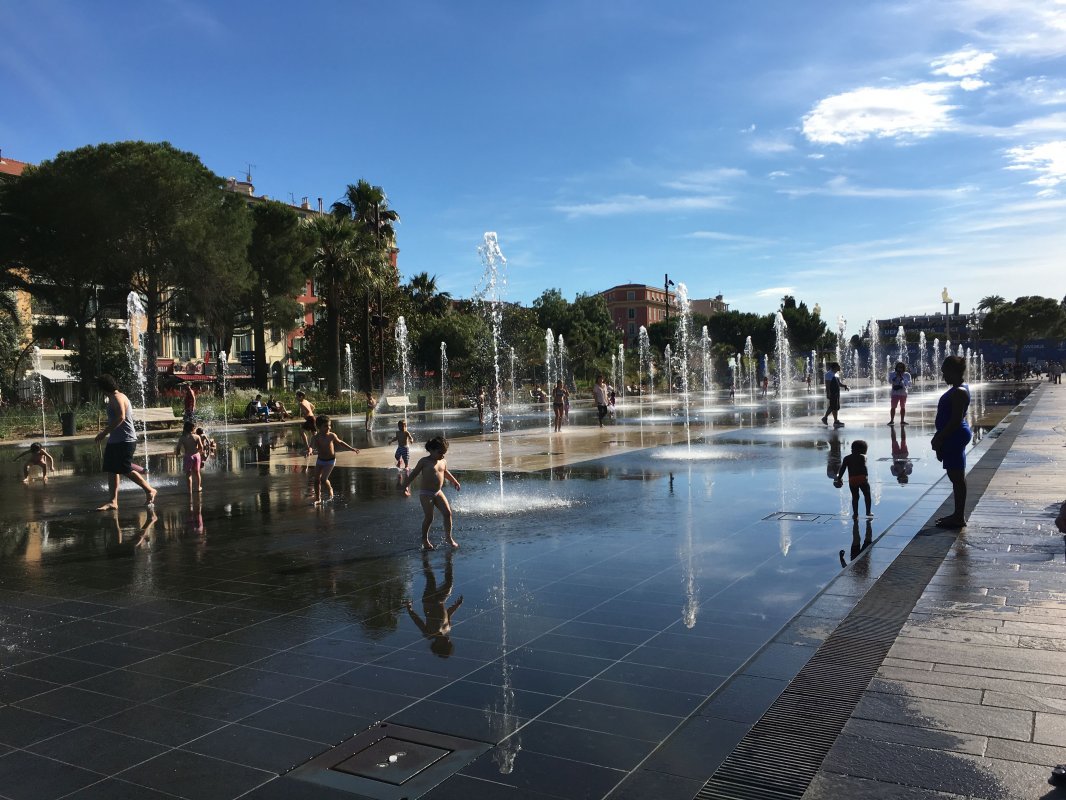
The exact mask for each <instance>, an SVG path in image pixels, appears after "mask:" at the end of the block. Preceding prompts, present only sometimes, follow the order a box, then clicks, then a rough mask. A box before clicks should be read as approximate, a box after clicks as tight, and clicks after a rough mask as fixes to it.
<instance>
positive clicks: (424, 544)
mask: <svg viewBox="0 0 1066 800" xmlns="http://www.w3.org/2000/svg"><path fill="white" fill-rule="evenodd" d="M422 549H423V550H436V549H437V548H436V547H434V546H433V542H431V541H430V540H429V539H423V540H422Z"/></svg>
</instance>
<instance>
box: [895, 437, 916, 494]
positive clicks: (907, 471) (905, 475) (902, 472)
mask: <svg viewBox="0 0 1066 800" xmlns="http://www.w3.org/2000/svg"><path fill="white" fill-rule="evenodd" d="M900 434H901V439H897V438H896V429H895V428H893V429H892V474H893V475H894V476H895V478H896V480H897V481H899V482H900V483H901V484H905V483H907V482H908V481H909V480H910V475H911V472H913V471H914V466H913V465H912V464H911V460H910V458H909V457H908V456H909V455H910V451H908V450H907V432H906V431H900Z"/></svg>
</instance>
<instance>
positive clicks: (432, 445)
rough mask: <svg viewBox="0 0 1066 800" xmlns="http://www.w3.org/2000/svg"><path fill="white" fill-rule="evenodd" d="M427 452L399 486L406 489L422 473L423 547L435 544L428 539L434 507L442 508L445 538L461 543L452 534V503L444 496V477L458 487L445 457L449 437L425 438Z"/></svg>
mask: <svg viewBox="0 0 1066 800" xmlns="http://www.w3.org/2000/svg"><path fill="white" fill-rule="evenodd" d="M426 450H428V451H429V455H428V456H423V457H422V458H420V459H418V463H417V464H415V468H414V469H413V470H411V474H410V475H408V476H407V477H406V478H404V480H403V483H401V484H400V488H401V489H403V491H404V492H406V491H407V490H408V487H409V486H410V485H411V484H412V483H414V480H415V478H417V477H418V476H419V475H422V483H421V484H419V487H418V502H419V503H421V504H422V513H423V514H424V517H423V519H422V547H423V549H425V550H432V549H433V544H432V543H431V542H430V541H429V528H430V526H431V525H432V524H433V509H434V508H436V509H438V510H439V511H440V515H441V519H442V520H443V521H444V542H445V544H448V545H450V546H452V547H458V546H459V543H458V542H456V541H455V539H454V537H452V507H451V506H450V505H448V498H447V497H445V496H444V481H448V482H449V483H451V485H452V486H454V487H455V490H456V491H459V481H457V480H456V479H455V476H454V475H452V474H451V473H450V472H448V462H447V461H445V460H444V456H445V454H446V453H447V452H448V440H447V439H445V438H444V437H443V436H435V437H433V438H432V439H430V440H429V441H428V442H426Z"/></svg>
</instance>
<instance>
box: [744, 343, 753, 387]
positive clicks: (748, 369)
mask: <svg viewBox="0 0 1066 800" xmlns="http://www.w3.org/2000/svg"><path fill="white" fill-rule="evenodd" d="M744 376H745V377H746V378H747V381H748V400H749V401H750V402H752V403H754V402H755V345H753V344H752V343H751V337H750V336H749V337H747V338H746V339H745V340H744Z"/></svg>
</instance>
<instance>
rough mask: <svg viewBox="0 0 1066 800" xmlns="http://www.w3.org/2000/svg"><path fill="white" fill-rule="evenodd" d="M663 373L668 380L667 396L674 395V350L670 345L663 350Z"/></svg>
mask: <svg viewBox="0 0 1066 800" xmlns="http://www.w3.org/2000/svg"><path fill="white" fill-rule="evenodd" d="M663 371H664V377H665V378H666V395H667V397H669V396H670V395H672V394H673V393H674V348H672V347H671V346H670V345H669V344H667V345H666V347H664V348H663Z"/></svg>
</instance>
